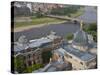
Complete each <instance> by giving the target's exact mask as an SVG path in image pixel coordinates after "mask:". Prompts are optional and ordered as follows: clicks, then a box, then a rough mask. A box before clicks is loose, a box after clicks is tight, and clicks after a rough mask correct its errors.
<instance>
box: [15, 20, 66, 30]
mask: <svg viewBox="0 0 100 75" xmlns="http://www.w3.org/2000/svg"><path fill="white" fill-rule="evenodd" d="M64 22H66V21H61V22H51V23H44V24H38V25H28V26H25V27H24V26H23V27H17V28H14V32H20V31H25V30H29V29H32V28H39V27H43V26H48V25H51V24H61V23H64Z"/></svg>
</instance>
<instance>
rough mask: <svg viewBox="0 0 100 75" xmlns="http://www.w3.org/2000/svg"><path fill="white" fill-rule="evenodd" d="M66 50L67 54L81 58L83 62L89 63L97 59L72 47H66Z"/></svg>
mask: <svg viewBox="0 0 100 75" xmlns="http://www.w3.org/2000/svg"><path fill="white" fill-rule="evenodd" d="M64 49H65V50H66V52H68V53H70V54H72V55H74V56H76V57H78V58H80V59H81V60H83V61H88V60H91V59H93V58H95V57H96V56H95V55H94V54H91V53H89V52H87V51H86V52H82V51H80V50H78V49H75V48H73V47H72V46H65V47H64Z"/></svg>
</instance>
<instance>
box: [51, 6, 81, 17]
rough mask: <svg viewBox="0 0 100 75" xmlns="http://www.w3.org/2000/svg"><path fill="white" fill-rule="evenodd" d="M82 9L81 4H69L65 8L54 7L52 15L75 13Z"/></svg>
mask: <svg viewBox="0 0 100 75" xmlns="http://www.w3.org/2000/svg"><path fill="white" fill-rule="evenodd" d="M78 9H80V6H68V7H63V8H54V9H52V10H51V12H50V14H52V15H68V16H70V14H72V13H75V12H77V11H78Z"/></svg>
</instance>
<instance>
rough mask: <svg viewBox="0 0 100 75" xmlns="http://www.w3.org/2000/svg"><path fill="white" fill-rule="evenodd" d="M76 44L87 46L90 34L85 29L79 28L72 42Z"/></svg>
mask: <svg viewBox="0 0 100 75" xmlns="http://www.w3.org/2000/svg"><path fill="white" fill-rule="evenodd" d="M72 43H73V44H74V45H79V46H87V45H88V34H87V33H86V32H84V31H83V30H79V31H77V32H76V33H75V34H74V39H73V42H72Z"/></svg>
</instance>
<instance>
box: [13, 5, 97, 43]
mask: <svg viewBox="0 0 100 75" xmlns="http://www.w3.org/2000/svg"><path fill="white" fill-rule="evenodd" d="M77 18H78V19H81V20H83V21H84V22H85V23H92V22H96V21H97V13H96V10H95V8H94V7H90V6H86V7H85V11H84V13H83V14H82V15H81V16H79V17H77ZM79 28H80V25H79V24H73V23H69V22H66V23H62V24H52V25H48V26H43V27H40V28H31V29H29V30H25V31H21V32H15V33H14V41H17V39H18V38H19V37H20V36H21V35H25V36H26V37H27V38H28V39H34V38H40V37H44V36H46V35H48V34H49V33H50V31H55V32H56V33H57V35H60V36H63V37H66V35H67V34H68V33H75V32H76V31H77V30H78V29H79Z"/></svg>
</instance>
